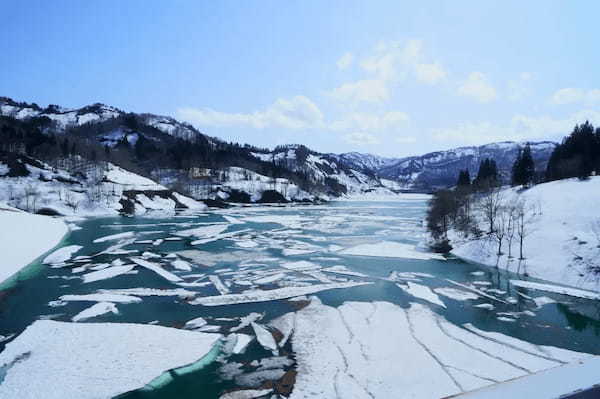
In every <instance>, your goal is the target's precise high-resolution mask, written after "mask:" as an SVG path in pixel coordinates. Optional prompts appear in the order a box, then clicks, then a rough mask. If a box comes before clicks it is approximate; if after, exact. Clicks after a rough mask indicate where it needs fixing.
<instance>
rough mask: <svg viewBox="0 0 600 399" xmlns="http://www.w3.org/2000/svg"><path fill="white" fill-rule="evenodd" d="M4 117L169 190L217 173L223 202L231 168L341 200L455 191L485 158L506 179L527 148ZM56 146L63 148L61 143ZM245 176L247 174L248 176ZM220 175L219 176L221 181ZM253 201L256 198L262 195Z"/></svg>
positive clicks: (8, 125) (164, 121)
mask: <svg viewBox="0 0 600 399" xmlns="http://www.w3.org/2000/svg"><path fill="white" fill-rule="evenodd" d="M0 117H1V121H0V127H3V126H4V127H3V130H2V134H8V133H5V132H10V131H22V130H23V129H25V130H26V129H34V130H33V131H32V132H36V131H37V132H40V133H41V134H42V135H45V136H51V137H55V138H56V140H58V142H61V140H64V139H65V138H66V139H67V140H70V143H71V144H70V145H71V146H72V148H73V151H76V152H77V154H79V155H82V156H84V157H90V154H92V155H91V157H92V158H94V159H96V157H99V158H102V157H103V156H106V157H110V161H111V162H113V163H116V164H118V165H119V166H121V167H123V168H125V169H129V170H133V171H134V172H136V173H139V174H142V175H144V176H147V177H151V178H153V179H154V180H156V181H158V182H159V183H160V184H163V185H167V186H168V185H173V184H179V185H182V184H183V185H188V186H189V185H195V184H200V183H202V184H205V183H206V179H197V177H198V176H192V178H190V175H191V171H197V170H205V173H211V176H210V177H211V179H212V180H211V183H212V184H213V186H219V187H218V188H215V189H214V190H212V189H211V190H212V191H211V190H208V192H207V191H206V190H204V191H203V193H205V194H206V195H208V196H211V195H212V196H215V195H217V194H218V193H219V191H220V192H221V194H219V195H220V196H222V197H223V196H225V198H227V196H228V195H231V193H232V190H234V191H237V189H236V188H232V187H233V186H236V185H231V184H230V185H229V186H228V185H227V182H226V180H227V174H225V175H223V174H218V173H216V172H215V171H219V170H221V171H223V170H226V169H227V168H232V167H234V168H241V169H236V172H235V174H236V176H238V177H239V176H241V175H243V176H250V175H251V174H257V175H254V176H255V177H254V179H262V178H263V177H264V178H265V179H267V178H283V179H287V180H288V181H289V182H290V183H292V184H294V185H296V186H297V187H298V190H297V191H296V192H297V193H299V194H298V195H302V196H307V195H308V194H310V195H311V196H316V197H336V196H339V195H344V194H361V193H366V192H374V191H381V192H382V193H386V192H387V193H389V192H390V191H392V190H394V191H397V190H399V189H401V190H407V191H431V190H434V189H436V188H440V187H448V186H452V185H453V184H454V183H455V182H456V178H457V176H458V172H459V171H460V170H461V169H469V171H470V172H471V175H472V176H474V175H475V174H476V173H477V168H478V166H479V163H480V162H481V161H482V160H483V159H485V158H492V159H494V160H496V163H497V164H498V169H499V171H500V173H501V175H502V176H503V177H504V178H508V176H509V175H510V169H511V166H512V163H513V162H514V159H515V158H516V155H517V153H518V150H519V148H521V147H523V146H524V145H525V143H515V142H501V143H492V144H486V145H482V146H472V147H460V148H456V149H451V150H446V151H437V152H432V153H428V154H425V155H419V156H410V157H403V158H385V157H380V156H376V155H371V154H362V153H358V152H349V153H343V154H326V153H319V152H317V151H313V150H311V149H309V148H307V147H305V146H303V145H287V146H279V147H276V148H274V149H263V148H257V147H254V146H250V145H241V144H235V143H226V142H224V141H223V140H220V139H218V138H215V137H211V136H208V135H206V134H204V133H202V132H200V131H199V130H198V129H196V128H194V127H193V126H192V125H190V124H187V123H183V122H179V121H177V120H176V119H174V118H171V117H166V116H160V115H154V114H147V113H144V114H136V113H128V112H125V111H122V110H120V109H117V108H115V107H112V106H108V105H104V104H99V103H97V104H93V105H88V106H85V107H82V108H77V109H67V108H63V107H61V106H57V105H50V106H48V107H45V108H42V107H39V106H38V105H36V104H30V103H25V102H17V101H14V100H12V99H10V98H7V97H0ZM7 129H12V130H7ZM31 134H34V133H31ZM11 137H12V138H11V139H8V138H7V137H3V141H4V144H3V145H4V147H5V148H4V150H5V151H6V150H7V149H8V148H9V147H8V146H9V145H10V142H11V140H13V141H14V140H17V141H18V137H23V135H22V134H21V136H19V135H18V134H17V135H16V136H14V137H13V136H11ZM15 137H17V139H15ZM40 140H41V141H42V142H43V141H44V140H43V139H40V138H38V139H36V141H34V143H35V144H36V145H37V147H33V148H34V150H33V151H34V153H35V154H34V155H35V156H38V157H40V158H42V159H44V160H45V161H48V159H49V158H51V157H57V156H60V154H55V152H56V151H57V150H56V149H53V148H51V147H49V146H48V145H46V146H42V145H39V143H38V142H39V141H40ZM56 140H55V141H56ZM73 143H75V144H76V145H73ZM17 144H18V143H17ZM29 145H30V146H31V145H32V144H31V143H29ZM55 145H56V146H59V147H60V143H58V144H55ZM530 145H531V149H532V154H533V157H534V160H535V161H536V166H537V168H538V169H539V170H543V169H545V167H546V164H547V162H548V159H549V157H550V154H551V153H552V150H553V149H554V147H555V146H556V143H553V142H548V141H544V142H533V143H530ZM63 147H64V141H63ZM106 147H108V149H109V150H110V153H109V151H108V150H106ZM10 148H14V146H13V147H10ZM75 148H76V149H75ZM0 149H2V147H0ZM63 152H64V148H63ZM103 153H105V154H103ZM29 155H31V154H29ZM63 155H64V154H63ZM243 170H247V171H248V173H246V172H243ZM194 173H196V172H194ZM240 173H241V175H240ZM217 175H219V176H220V177H219V178H218V179H215V178H214V177H215V176H217ZM223 176H225V177H223ZM260 176H262V177H260ZM200 177H202V176H200ZM215 180H219V181H218V182H217V181H215ZM199 181H200V183H199ZM265 181H266V180H265ZM217 183H218V184H217ZM237 186H239V184H238V185H237ZM237 186H236V187H237ZM242 186H243V187H246V188H247V187H248V185H242ZM227 187H229V188H227ZM213 188H214V187H213ZM264 189H265V187H262V186H261V190H264ZM248 194H250V195H254V197H256V193H248ZM203 195H204V194H203ZM288 197H289V195H288ZM287 199H289V200H294V199H297V198H287Z"/></svg>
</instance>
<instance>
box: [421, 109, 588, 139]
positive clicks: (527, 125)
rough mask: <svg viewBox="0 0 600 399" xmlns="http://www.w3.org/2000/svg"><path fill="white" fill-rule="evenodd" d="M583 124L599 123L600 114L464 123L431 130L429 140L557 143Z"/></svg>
mask: <svg viewBox="0 0 600 399" xmlns="http://www.w3.org/2000/svg"><path fill="white" fill-rule="evenodd" d="M586 120H589V121H590V122H592V123H594V124H597V123H599V122H600V111H595V110H582V111H579V112H576V113H574V114H571V115H569V116H568V117H566V118H563V119H557V118H553V117H551V116H547V115H542V116H525V115H515V116H513V117H512V118H511V120H510V121H509V122H508V123H507V124H505V125H498V124H494V123H491V122H466V123H462V124H460V125H458V126H455V127H452V128H442V129H434V130H433V131H432V133H433V134H432V137H433V139H434V140H435V141H438V142H445V143H451V144H452V145H465V144H468V145H479V144H486V143H491V142H495V141H506V140H511V141H523V140H545V139H555V140H558V139H560V138H561V137H564V136H566V135H568V134H569V133H570V132H571V131H572V130H573V127H574V126H575V125H576V124H580V123H582V122H584V121H586Z"/></svg>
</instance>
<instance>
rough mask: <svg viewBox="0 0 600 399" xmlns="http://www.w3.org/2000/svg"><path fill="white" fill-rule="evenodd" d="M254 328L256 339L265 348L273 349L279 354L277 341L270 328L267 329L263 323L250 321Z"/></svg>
mask: <svg viewBox="0 0 600 399" xmlns="http://www.w3.org/2000/svg"><path fill="white" fill-rule="evenodd" d="M250 325H251V326H252V329H253V330H254V335H256V340H257V341H258V343H259V344H261V345H262V346H263V347H264V348H265V349H267V350H270V351H272V352H273V353H275V354H277V353H278V350H277V342H275V338H273V334H271V332H270V331H269V330H267V329H266V328H265V327H263V326H262V325H260V324H258V323H256V322H252V323H250Z"/></svg>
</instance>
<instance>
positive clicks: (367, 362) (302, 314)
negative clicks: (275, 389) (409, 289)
mask: <svg viewBox="0 0 600 399" xmlns="http://www.w3.org/2000/svg"><path fill="white" fill-rule="evenodd" d="M494 334H497V333H494ZM497 335H498V336H490V337H488V336H485V335H484V333H482V332H479V331H477V330H475V329H474V330H469V329H464V328H461V327H458V326H455V325H453V324H451V323H450V322H448V321H446V320H445V319H444V318H442V317H440V316H438V315H436V314H435V313H433V312H432V311H431V310H429V309H428V308H427V307H425V306H423V305H420V304H412V305H411V307H410V308H409V309H403V308H401V307H399V306H397V305H394V304H391V303H387V302H371V303H365V302H346V303H344V304H343V305H341V306H339V307H338V308H334V307H331V306H326V305H323V304H321V303H320V301H318V300H315V299H313V300H312V302H311V304H310V305H309V306H307V307H305V308H303V309H302V310H300V311H298V312H296V320H295V330H294V334H293V335H292V338H291V340H292V347H293V349H294V352H295V354H296V356H295V357H296V361H297V371H298V374H297V376H296V383H295V386H294V390H293V392H292V394H291V396H290V397H291V398H292V399H300V398H314V397H324V398H325V397H326V398H340V399H341V398H348V397H351V398H365V399H367V398H392V397H398V392H402V395H401V396H402V397H414V398H438V397H446V396H450V395H456V394H459V393H462V392H466V391H469V390H472V389H477V388H481V387H483V386H487V385H491V384H494V383H496V382H500V381H505V380H508V379H512V378H516V377H519V376H523V375H527V374H530V373H533V372H536V371H539V370H543V369H547V368H551V367H555V366H557V365H560V364H561V362H562V361H563V360H564V359H563V357H567V358H570V359H584V358H587V357H588V356H589V355H586V354H582V353H577V352H571V351H566V350H563V349H558V348H548V347H544V348H537V349H530V348H529V347H528V346H529V345H531V346H533V347H535V345H532V344H529V343H526V342H524V341H519V340H517V339H514V338H512V337H507V336H504V335H502V334H497ZM399 343H401V344H399ZM403 359H410V361H408V362H407V361H404V360H403ZM365 370H368V372H365ZM424 370H426V372H424ZM432 381H435V383H434V384H432V383H431V382H432Z"/></svg>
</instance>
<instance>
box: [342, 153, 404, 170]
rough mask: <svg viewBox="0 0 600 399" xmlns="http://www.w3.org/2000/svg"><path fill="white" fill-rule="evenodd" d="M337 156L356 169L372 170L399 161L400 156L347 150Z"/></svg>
mask: <svg viewBox="0 0 600 399" xmlns="http://www.w3.org/2000/svg"><path fill="white" fill-rule="evenodd" d="M336 157H337V158H338V159H340V160H341V161H343V162H345V163H346V164H348V165H351V166H353V167H354V168H355V169H363V170H372V171H377V170H379V169H381V168H383V167H385V166H388V165H391V164H393V163H395V162H397V161H398V158H386V157H380V156H379V155H373V154H363V153H360V152H346V153H343V154H339V155H337V156H336Z"/></svg>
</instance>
